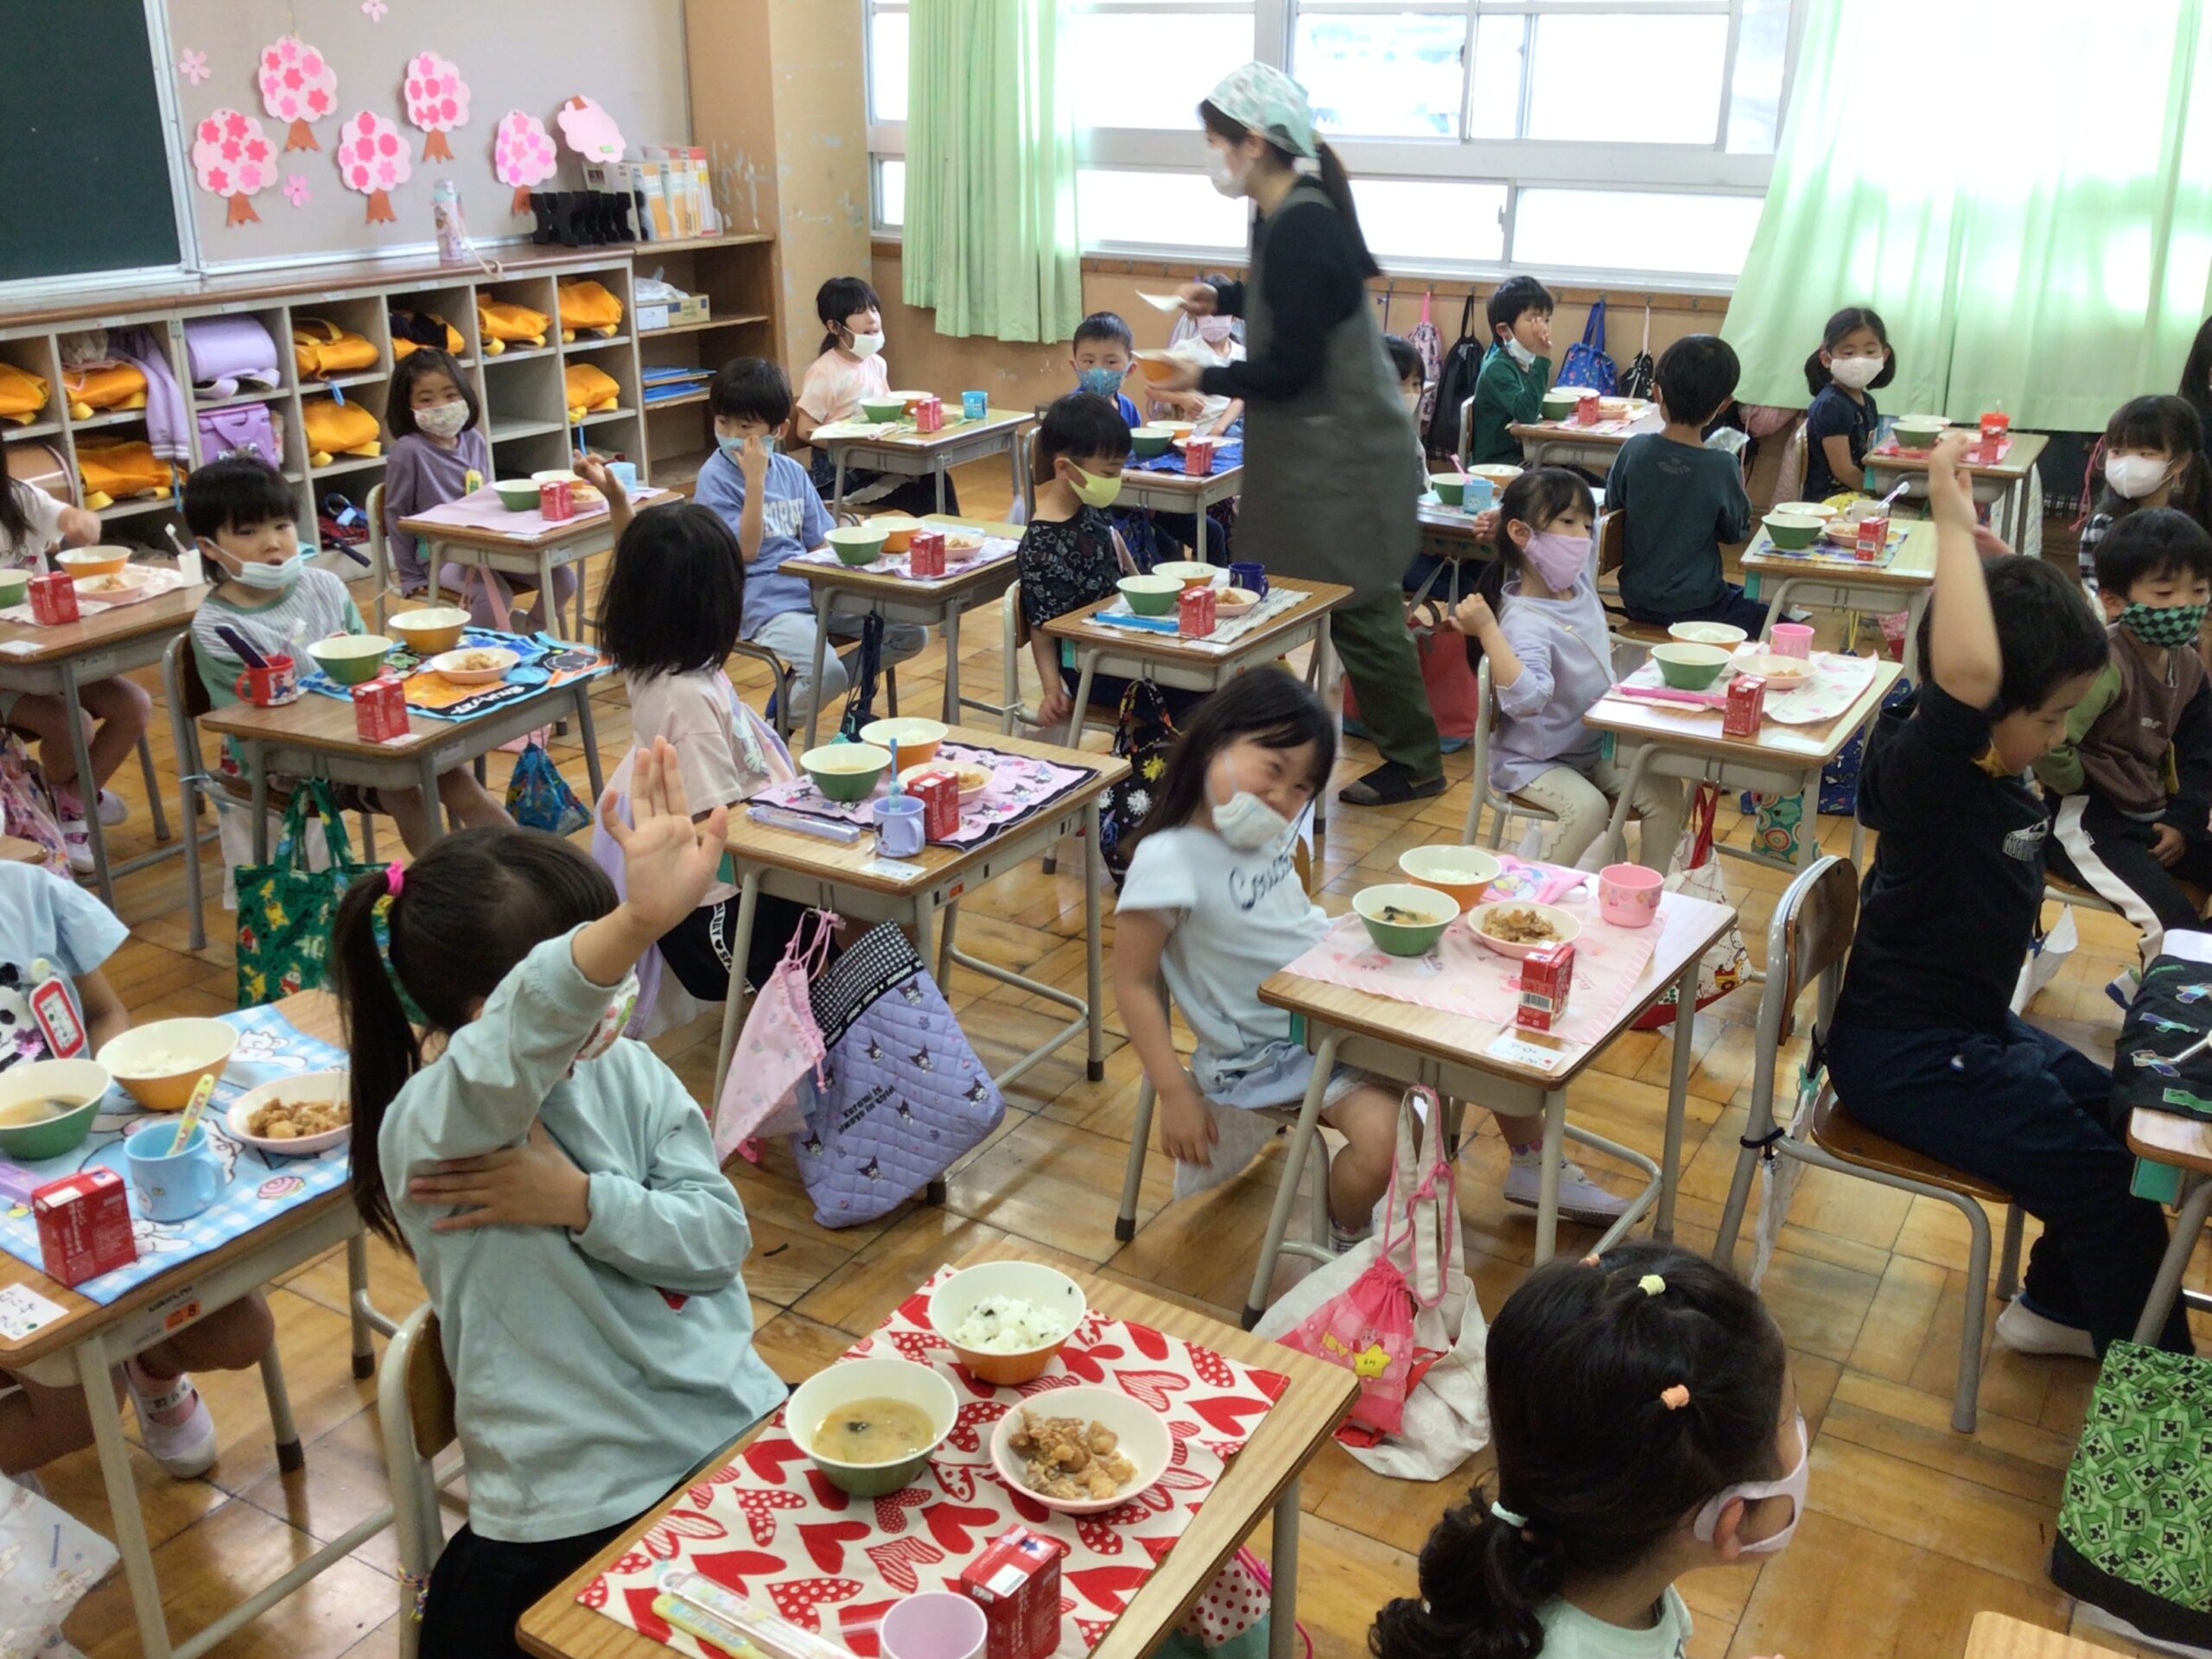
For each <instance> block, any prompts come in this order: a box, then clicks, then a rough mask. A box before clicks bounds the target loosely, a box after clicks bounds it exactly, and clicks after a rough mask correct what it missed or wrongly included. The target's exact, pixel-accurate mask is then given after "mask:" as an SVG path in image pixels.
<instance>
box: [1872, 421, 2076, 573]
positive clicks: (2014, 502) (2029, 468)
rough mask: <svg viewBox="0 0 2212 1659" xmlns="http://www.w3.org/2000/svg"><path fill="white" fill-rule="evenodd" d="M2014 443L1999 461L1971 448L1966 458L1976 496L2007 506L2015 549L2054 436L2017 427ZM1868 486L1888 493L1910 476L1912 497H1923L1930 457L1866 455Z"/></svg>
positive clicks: (2007, 527) (1985, 502)
mask: <svg viewBox="0 0 2212 1659" xmlns="http://www.w3.org/2000/svg"><path fill="white" fill-rule="evenodd" d="M2049 447H2050V438H2049V437H2048V436H2046V435H2044V434H2043V433H2041V432H2022V431H2019V430H2018V429H2015V430H2014V431H2013V433H2012V447H2011V448H2008V449H2006V450H2005V459H2004V460H2002V461H1987V462H1984V461H1974V460H1973V459H1971V456H1972V455H1973V454H1974V451H1972V450H1969V451H1968V452H1967V454H1968V456H1969V459H1968V460H1967V462H1966V474H1967V478H1968V479H1969V480H1971V481H1972V482H1973V485H1974V499H1975V500H1976V501H1978V502H1980V503H1981V504H1982V505H1985V506H1986V505H1993V504H1994V503H1998V502H2002V503H2003V504H2004V507H2005V532H2004V533H2005V537H2007V538H2008V539H2009V540H2010V541H2012V543H2013V545H2014V548H2015V550H2018V543H2019V541H2020V534H2021V526H2022V525H2024V524H2026V523H2027V522H2028V498H2029V496H2030V494H2031V491H2030V489H2029V487H2028V486H2029V480H2030V479H2031V477H2032V475H2033V474H2034V472H2035V469H2036V462H2037V461H2039V460H2041V459H2042V457H2043V452H2044V450H2045V449H2046V448H2049ZM1866 478H1867V489H1868V491H1869V493H1872V494H1874V495H1887V494H1888V493H1890V491H1891V490H1892V489H1893V488H1895V487H1896V486H1897V480H1899V479H1904V478H1909V479H1910V480H1912V487H1911V488H1910V490H1908V491H1907V492H1906V494H1907V495H1908V496H1909V497H1913V498H1923V497H1925V496H1926V495H1927V493H1928V457H1927V456H1925V455H1877V454H1871V453H1870V454H1868V455H1867V457H1866Z"/></svg>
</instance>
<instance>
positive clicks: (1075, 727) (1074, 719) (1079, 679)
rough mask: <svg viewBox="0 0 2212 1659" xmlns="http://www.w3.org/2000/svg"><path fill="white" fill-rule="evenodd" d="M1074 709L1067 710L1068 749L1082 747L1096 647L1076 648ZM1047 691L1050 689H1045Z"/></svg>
mask: <svg viewBox="0 0 2212 1659" xmlns="http://www.w3.org/2000/svg"><path fill="white" fill-rule="evenodd" d="M1076 670H1077V674H1076V683H1075V707H1074V708H1072V709H1069V710H1068V734H1067V738H1066V740H1065V741H1066V744H1067V747H1069V748H1071V749H1079V748H1081V747H1083V711H1084V709H1088V708H1090V683H1091V681H1093V680H1094V679H1096V678H1097V677H1098V647H1097V646H1096V645H1079V646H1077V648H1076ZM1046 689H1047V690H1050V689H1051V688H1049V687H1047V688H1046Z"/></svg>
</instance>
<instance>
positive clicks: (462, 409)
mask: <svg viewBox="0 0 2212 1659" xmlns="http://www.w3.org/2000/svg"><path fill="white" fill-rule="evenodd" d="M415 424H416V426H417V427H419V428H421V429H423V431H425V432H427V433H429V435H431V436H432V437H434V438H450V437H453V436H454V435H457V434H458V433H459V432H460V430H461V428H462V427H464V426H467V424H468V405H467V404H464V403H462V402H461V401H460V400H459V399H458V398H456V399H455V400H454V402H452V403H450V404H431V405H430V406H429V408H428V409H418V410H416V411H415Z"/></svg>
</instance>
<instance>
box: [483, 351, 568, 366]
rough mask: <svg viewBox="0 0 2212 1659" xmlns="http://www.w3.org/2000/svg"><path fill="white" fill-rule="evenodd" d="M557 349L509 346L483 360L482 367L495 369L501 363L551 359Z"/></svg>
mask: <svg viewBox="0 0 2212 1659" xmlns="http://www.w3.org/2000/svg"><path fill="white" fill-rule="evenodd" d="M557 349H558V348H557V347H555V346H509V347H507V349H506V350H505V351H504V352H495V353H491V354H489V355H487V356H486V358H485V359H484V366H485V367H486V368H487V369H496V368H498V367H499V365H500V364H502V363H530V362H534V361H536V360H537V359H539V358H541V357H551V356H552V355H553V354H554V353H555V351H556V350H557Z"/></svg>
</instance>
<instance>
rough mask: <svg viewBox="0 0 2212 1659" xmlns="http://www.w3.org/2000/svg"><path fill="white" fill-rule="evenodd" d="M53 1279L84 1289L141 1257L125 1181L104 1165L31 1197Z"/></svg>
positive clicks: (68, 1177) (50, 1184) (49, 1185)
mask: <svg viewBox="0 0 2212 1659" xmlns="http://www.w3.org/2000/svg"><path fill="white" fill-rule="evenodd" d="M31 1213H32V1214H33V1215H35V1216H36V1217H38V1247H39V1250H40V1253H41V1255H43V1256H44V1257H45V1261H46V1273H47V1277H48V1278H49V1279H59V1280H60V1281H61V1282H62V1283H63V1284H65V1285H81V1284H83V1283H84V1282H85V1281H86V1280H87V1279H92V1278H97V1277H98V1276H99V1274H103V1273H110V1272H112V1271H113V1270H114V1269H116V1268H120V1267H123V1266H124V1265H125V1264H127V1263H129V1262H136V1261H137V1259H138V1245H137V1242H136V1241H135V1240H134V1239H133V1238H132V1237H131V1236H130V1197H129V1195H128V1193H127V1192H126V1190H125V1189H124V1184H123V1177H122V1176H120V1175H118V1174H117V1173H115V1171H113V1170H111V1169H109V1168H108V1167H106V1166H105V1165H100V1166H94V1167H93V1168H91V1169H84V1170H79V1171H78V1172H77V1173H75V1174H74V1175H64V1176H63V1177H62V1178H61V1179H60V1180H58V1181H48V1183H47V1184H46V1185H44V1186H41V1187H40V1188H38V1189H37V1190H36V1191H35V1192H33V1193H32V1194H31Z"/></svg>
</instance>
